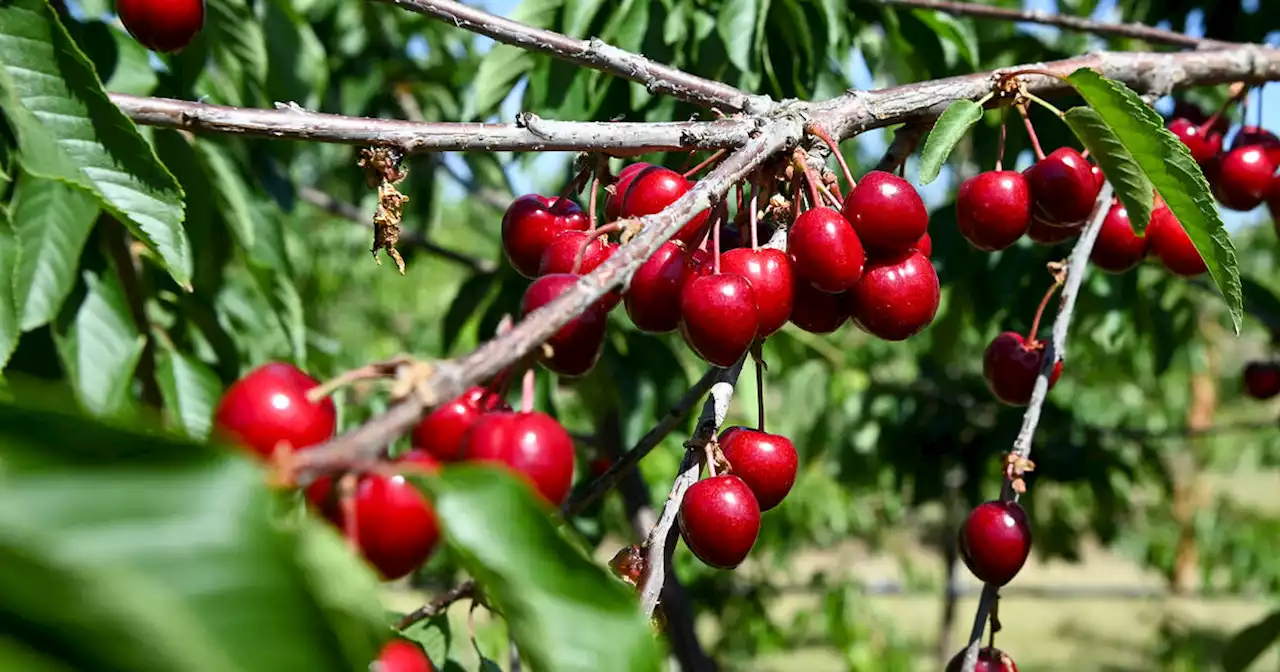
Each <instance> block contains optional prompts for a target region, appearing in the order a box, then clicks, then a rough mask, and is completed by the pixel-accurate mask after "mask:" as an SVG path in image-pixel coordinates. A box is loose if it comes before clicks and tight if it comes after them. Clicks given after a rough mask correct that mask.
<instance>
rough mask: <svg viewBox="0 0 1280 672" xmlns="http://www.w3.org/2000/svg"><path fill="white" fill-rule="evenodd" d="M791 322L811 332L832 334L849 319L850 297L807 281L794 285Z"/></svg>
mask: <svg viewBox="0 0 1280 672" xmlns="http://www.w3.org/2000/svg"><path fill="white" fill-rule="evenodd" d="M792 290H793V291H794V292H795V293H794V294H793V295H792V299H791V323H792V324H794V325H796V326H797V327H800V328H801V329H803V330H804V331H807V332H809V333H811V334H830V333H832V332H834V331H835V330H836V329H839V328H840V326H841V325H843V324H844V323H845V322H847V321H848V320H849V297H848V296H846V295H845V293H844V292H841V293H839V294H831V293H829V292H824V291H822V290H820V289H818V288H816V287H814V286H813V285H810V284H809V283H807V282H796V283H794V284H793V285H792Z"/></svg>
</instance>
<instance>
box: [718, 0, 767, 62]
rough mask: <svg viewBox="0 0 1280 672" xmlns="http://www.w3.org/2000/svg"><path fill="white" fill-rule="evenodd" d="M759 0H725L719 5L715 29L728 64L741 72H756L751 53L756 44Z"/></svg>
mask: <svg viewBox="0 0 1280 672" xmlns="http://www.w3.org/2000/svg"><path fill="white" fill-rule="evenodd" d="M760 3H761V0H726V1H725V2H724V3H723V4H721V5H720V15H719V18H718V20H717V21H716V29H717V30H719V31H720V39H721V40H722V41H723V42H724V50H725V52H726V53H727V54H728V55H729V62H730V63H732V64H733V67H735V68H737V69H738V70H741V71H742V72H754V71H755V70H756V67H755V61H754V59H753V58H752V53H753V51H754V49H755V44H756V20H757V18H758V16H759V13H760Z"/></svg>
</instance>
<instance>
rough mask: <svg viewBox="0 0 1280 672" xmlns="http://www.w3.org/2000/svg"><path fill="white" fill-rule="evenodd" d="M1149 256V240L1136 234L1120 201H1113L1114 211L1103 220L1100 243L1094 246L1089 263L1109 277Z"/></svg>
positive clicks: (1112, 208)
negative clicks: (1110, 274)
mask: <svg viewBox="0 0 1280 672" xmlns="http://www.w3.org/2000/svg"><path fill="white" fill-rule="evenodd" d="M1145 256H1147V237H1146V236H1145V235H1143V236H1140V235H1138V234H1136V233H1134V232H1133V226H1132V224H1130V222H1129V211H1128V210H1125V208H1124V206H1123V205H1120V201H1119V199H1113V200H1112V201H1111V209H1110V210H1108V211H1107V216H1106V217H1104V218H1103V219H1102V228H1101V229H1099V230H1098V240H1097V241H1096V242H1095V243H1094V244H1093V251H1092V252H1090V254H1089V259H1090V260H1091V261H1093V264H1094V265H1095V266H1097V267H1098V268H1101V269H1102V270H1104V271H1106V272H1108V273H1124V272H1125V271H1127V270H1129V269H1131V268H1133V267H1134V266H1137V265H1138V262H1140V261H1142V258H1143V257H1145Z"/></svg>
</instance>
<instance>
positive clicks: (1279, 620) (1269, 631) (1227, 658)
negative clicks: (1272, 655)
mask: <svg viewBox="0 0 1280 672" xmlns="http://www.w3.org/2000/svg"><path fill="white" fill-rule="evenodd" d="M1278 640H1280V611H1273V612H1271V613H1270V614H1268V615H1267V616H1266V617H1264V618H1263V619H1262V620H1260V621H1258V622H1257V623H1254V624H1252V625H1250V626H1249V627H1247V628H1245V629H1243V630H1241V631H1240V632H1237V633H1236V634H1235V636H1234V637H1232V638H1231V641H1229V642H1227V646H1226V649H1225V650H1224V651H1223V652H1222V669H1223V671H1224V672H1245V670H1247V669H1249V666H1250V665H1252V664H1253V663H1254V661H1256V660H1257V659H1258V657H1259V656H1261V655H1262V654H1263V652H1265V651H1266V650H1267V649H1269V648H1271V647H1272V646H1274V645H1275V643H1276V641H1278Z"/></svg>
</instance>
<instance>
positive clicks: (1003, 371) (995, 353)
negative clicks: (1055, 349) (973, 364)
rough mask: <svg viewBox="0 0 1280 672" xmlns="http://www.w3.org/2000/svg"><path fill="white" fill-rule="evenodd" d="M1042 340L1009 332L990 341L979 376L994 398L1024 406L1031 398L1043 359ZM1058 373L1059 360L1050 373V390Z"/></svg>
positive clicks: (1059, 373) (1060, 365) (1059, 367)
mask: <svg viewBox="0 0 1280 672" xmlns="http://www.w3.org/2000/svg"><path fill="white" fill-rule="evenodd" d="M1045 343H1046V342H1045V341H1044V340H1043V339H1040V340H1037V341H1036V342H1035V343H1034V344H1033V343H1028V342H1027V340H1026V339H1025V338H1023V337H1022V335H1021V334H1017V333H1014V332H1012V331H1006V332H1004V333H1002V334H1000V335H999V336H996V337H995V339H994V340H992V341H991V344H990V345H988V346H987V351H986V353H985V354H984V355H983V357H982V376H983V377H984V378H986V379H987V389H989V390H991V394H994V395H995V397H996V399H999V400H1000V401H1003V402H1004V403H1006V404H1009V405H1010V406H1026V405H1027V402H1029V401H1031V391H1032V389H1033V388H1034V387H1035V385H1036V376H1038V375H1040V365H1041V364H1042V363H1043V362H1044V346H1045ZM1061 375H1062V361H1061V360H1059V361H1058V362H1057V363H1056V364H1054V365H1053V373H1052V374H1050V375H1049V389H1051V390H1052V389H1053V385H1054V383H1057V382H1058V378H1059V377H1060V376H1061Z"/></svg>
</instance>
